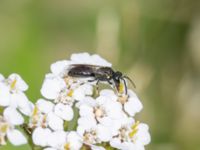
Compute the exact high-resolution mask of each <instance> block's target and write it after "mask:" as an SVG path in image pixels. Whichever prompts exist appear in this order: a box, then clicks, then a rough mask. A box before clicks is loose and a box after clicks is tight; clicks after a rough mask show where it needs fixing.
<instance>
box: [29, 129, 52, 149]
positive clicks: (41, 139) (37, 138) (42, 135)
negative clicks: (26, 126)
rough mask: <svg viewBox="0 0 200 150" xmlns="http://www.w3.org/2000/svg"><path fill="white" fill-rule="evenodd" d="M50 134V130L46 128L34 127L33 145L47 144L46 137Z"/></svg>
mask: <svg viewBox="0 0 200 150" xmlns="http://www.w3.org/2000/svg"><path fill="white" fill-rule="evenodd" d="M50 135H51V130H50V129H48V128H46V129H43V128H41V127H38V128H36V129H35V130H34V131H33V134H32V139H33V143H34V144H35V145H39V146H43V147H44V146H47V144H48V137H49V136H50Z"/></svg>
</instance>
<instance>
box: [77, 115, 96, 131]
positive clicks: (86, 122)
mask: <svg viewBox="0 0 200 150" xmlns="http://www.w3.org/2000/svg"><path fill="white" fill-rule="evenodd" d="M78 125H79V126H81V127H83V128H84V129H90V128H93V127H95V126H96V120H95V119H94V118H93V117H80V118H79V119H78Z"/></svg>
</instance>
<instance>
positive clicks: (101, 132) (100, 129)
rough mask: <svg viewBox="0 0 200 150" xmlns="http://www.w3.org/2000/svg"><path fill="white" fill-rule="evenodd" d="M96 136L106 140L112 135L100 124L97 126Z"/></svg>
mask: <svg viewBox="0 0 200 150" xmlns="http://www.w3.org/2000/svg"><path fill="white" fill-rule="evenodd" d="M97 136H98V137H99V139H100V140H101V141H103V142H108V141H109V140H110V139H111V137H112V135H111V132H110V130H109V128H106V127H105V126H102V125H100V124H99V125H98V126H97Z"/></svg>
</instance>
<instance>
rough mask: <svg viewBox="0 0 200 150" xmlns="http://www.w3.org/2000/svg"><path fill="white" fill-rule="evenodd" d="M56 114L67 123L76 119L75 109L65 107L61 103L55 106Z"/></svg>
mask: <svg viewBox="0 0 200 150" xmlns="http://www.w3.org/2000/svg"><path fill="white" fill-rule="evenodd" d="M54 113H55V114H56V115H57V116H59V117H60V118H62V119H63V120H66V121H70V120H72V119H73V117H74V112H73V109H72V108H71V107H70V106H69V105H64V104H61V103H59V104H57V105H56V106H55V109H54Z"/></svg>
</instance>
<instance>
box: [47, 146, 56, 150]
mask: <svg viewBox="0 0 200 150" xmlns="http://www.w3.org/2000/svg"><path fill="white" fill-rule="evenodd" d="M44 150H58V149H56V148H52V147H47V148H45V149H44Z"/></svg>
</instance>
